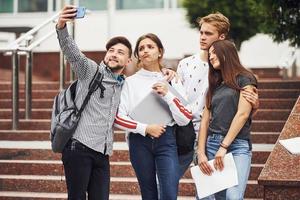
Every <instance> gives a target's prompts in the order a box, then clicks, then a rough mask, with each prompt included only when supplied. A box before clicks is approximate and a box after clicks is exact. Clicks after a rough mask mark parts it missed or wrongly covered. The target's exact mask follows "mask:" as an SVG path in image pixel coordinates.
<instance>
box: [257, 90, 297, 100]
mask: <svg viewBox="0 0 300 200" xmlns="http://www.w3.org/2000/svg"><path fill="white" fill-rule="evenodd" d="M258 94H259V97H260V98H298V96H299V94H300V89H260V90H259V91H258Z"/></svg>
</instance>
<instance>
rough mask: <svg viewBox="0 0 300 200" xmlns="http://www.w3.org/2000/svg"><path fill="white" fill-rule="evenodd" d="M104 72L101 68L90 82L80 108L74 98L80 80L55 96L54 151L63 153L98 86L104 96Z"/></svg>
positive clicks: (51, 133) (53, 121)
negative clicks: (101, 71)
mask: <svg viewBox="0 0 300 200" xmlns="http://www.w3.org/2000/svg"><path fill="white" fill-rule="evenodd" d="M102 80H103V74H102V73H100V72H99V68H97V71H96V73H95V75H94V77H93V79H92V80H91V82H90V84H89V91H88V94H87V95H86V97H85V99H84V101H83V103H82V105H81V107H80V109H78V108H77V106H76V104H75V102H74V100H75V96H76V86H77V82H78V80H76V81H74V82H73V83H72V84H71V85H70V86H69V87H68V88H67V89H65V90H62V91H61V92H59V93H58V94H57V95H56V96H55V98H54V103H53V108H52V116H51V130H50V140H51V147H52V150H53V152H55V153H62V151H63V149H64V147H65V145H66V144H67V142H68V141H69V140H70V139H71V138H72V136H73V134H74V132H75V130H76V128H77V125H78V122H79V120H80V117H81V113H82V111H83V110H84V108H85V106H86V105H87V103H88V101H89V100H90V97H91V95H92V94H93V92H95V91H96V90H97V89H98V88H100V89H101V95H100V98H103V97H104V90H105V87H104V86H103V85H102Z"/></svg>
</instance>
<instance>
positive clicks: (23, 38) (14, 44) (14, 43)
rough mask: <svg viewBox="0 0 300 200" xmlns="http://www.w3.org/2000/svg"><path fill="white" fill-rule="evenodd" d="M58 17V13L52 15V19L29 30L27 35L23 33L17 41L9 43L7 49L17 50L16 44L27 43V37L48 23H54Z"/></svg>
mask: <svg viewBox="0 0 300 200" xmlns="http://www.w3.org/2000/svg"><path fill="white" fill-rule="evenodd" d="M58 16H59V13H56V14H55V15H53V16H52V17H50V18H48V19H46V20H45V21H44V22H42V23H41V24H38V25H37V26H35V27H34V28H33V29H31V30H30V31H28V32H27V33H25V34H24V35H22V36H20V37H19V38H18V39H16V40H15V41H13V42H12V43H10V44H9V45H8V47H10V48H11V49H12V50H14V48H16V49H17V48H18V47H19V46H18V44H19V43H20V42H22V41H24V40H25V41H27V40H28V37H31V36H33V34H35V33H36V32H38V31H39V30H40V29H41V28H43V27H44V26H46V25H48V24H49V23H50V22H54V20H55V19H56V18H57V17H58Z"/></svg>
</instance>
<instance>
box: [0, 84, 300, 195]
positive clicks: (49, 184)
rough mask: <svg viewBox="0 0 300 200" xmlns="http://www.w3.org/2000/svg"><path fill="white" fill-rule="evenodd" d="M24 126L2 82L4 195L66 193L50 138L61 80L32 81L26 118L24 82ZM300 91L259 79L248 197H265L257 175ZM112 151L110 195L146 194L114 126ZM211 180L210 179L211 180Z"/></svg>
mask: <svg viewBox="0 0 300 200" xmlns="http://www.w3.org/2000/svg"><path fill="white" fill-rule="evenodd" d="M20 88H21V90H20V108H21V109H20V117H21V120H20V124H19V130H17V131H12V130H11V90H10V89H11V85H10V83H8V82H0V200H2V199H5V200H17V199H24V200H26V199H28V200H29V199H35V200H38V199H41V200H45V199H66V186H65V181H64V175H63V174H64V172H63V167H62V163H61V160H60V157H61V156H60V154H54V153H52V151H51V149H50V142H49V128H50V116H51V107H52V102H53V97H54V96H55V94H56V93H57V91H58V83H57V82H35V83H33V110H32V119H31V120H24V119H23V118H24V92H23V89H22V88H24V84H20ZM299 94H300V81H283V80H281V79H272V80H267V79H263V80H260V81H259V96H260V103H261V104H260V109H259V111H258V113H257V115H256V116H255V117H254V119H253V127H252V133H251V135H252V141H253V159H252V165H251V174H250V178H249V181H248V185H247V190H246V194H245V198H246V199H262V198H263V190H262V187H261V186H260V185H258V184H257V178H258V176H259V174H260V172H261V170H262V168H263V166H264V163H265V162H266V159H267V158H268V156H269V154H270V152H271V151H272V148H273V144H274V143H275V142H276V140H277V137H278V135H279V133H280V131H281V129H282V127H283V125H284V123H285V121H286V119H287V117H288V115H289V113H290V111H291V109H292V107H293V105H294V103H295V101H296V99H297V97H298V96H299ZM114 137H115V141H116V142H115V144H114V154H113V156H112V157H111V159H110V161H111V188H110V193H111V196H110V199H112V200H117V199H118V200H126V199H130V200H134V199H141V198H140V195H139V186H138V183H137V180H136V177H135V174H134V171H133V169H132V167H131V165H130V162H129V158H128V147H127V144H126V143H125V142H124V133H123V132H122V131H118V130H116V131H115V136H114ZM208 184H209V183H208ZM179 195H180V197H179V199H182V200H183V199H185V200H189V199H194V198H193V197H194V195H195V189H194V183H193V180H192V179H191V175H190V173H189V172H187V173H186V174H185V176H184V178H183V179H182V180H181V181H180V188H179Z"/></svg>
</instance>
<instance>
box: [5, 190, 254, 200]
mask: <svg viewBox="0 0 300 200" xmlns="http://www.w3.org/2000/svg"><path fill="white" fill-rule="evenodd" d="M32 199H34V200H46V199H55V200H66V199H67V193H53V192H51V193H50V192H49V193H46V192H16V191H13V192H11V191H3V192H0V200H32ZM109 199H110V200H142V199H141V196H140V195H126V194H123V195H122V194H110V195H109ZM177 199H178V200H194V199H195V197H193V196H178V198H177ZM245 200H260V199H247V198H246V199H245Z"/></svg>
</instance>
